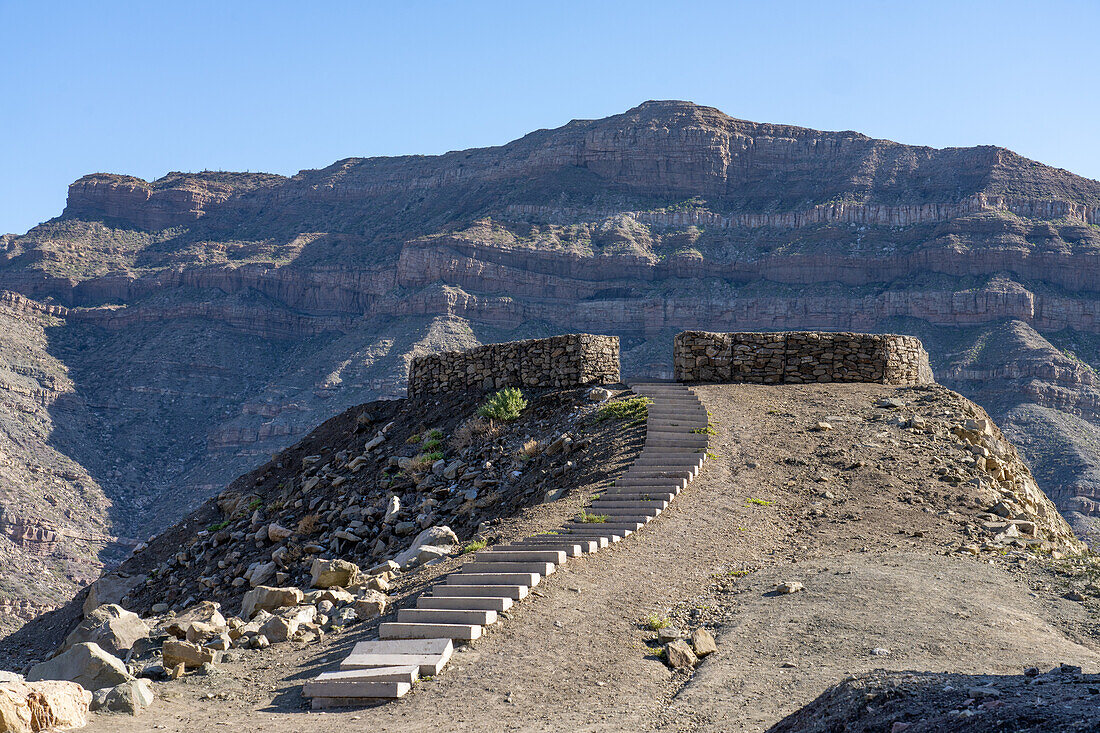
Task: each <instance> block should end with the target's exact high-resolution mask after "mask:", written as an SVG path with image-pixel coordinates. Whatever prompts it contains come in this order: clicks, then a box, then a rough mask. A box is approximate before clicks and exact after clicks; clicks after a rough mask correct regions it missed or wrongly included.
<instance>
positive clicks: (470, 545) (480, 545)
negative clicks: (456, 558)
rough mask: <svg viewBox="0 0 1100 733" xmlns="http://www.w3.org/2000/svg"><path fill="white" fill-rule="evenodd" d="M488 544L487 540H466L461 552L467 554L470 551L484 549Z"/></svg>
mask: <svg viewBox="0 0 1100 733" xmlns="http://www.w3.org/2000/svg"><path fill="white" fill-rule="evenodd" d="M488 544H489V541H488V540H474V541H473V542H467V543H466V544H465V545H463V546H462V554H463V555H469V554H470V553H471V552H477V551H478V550H484V549H485V548H486V547H487V546H488Z"/></svg>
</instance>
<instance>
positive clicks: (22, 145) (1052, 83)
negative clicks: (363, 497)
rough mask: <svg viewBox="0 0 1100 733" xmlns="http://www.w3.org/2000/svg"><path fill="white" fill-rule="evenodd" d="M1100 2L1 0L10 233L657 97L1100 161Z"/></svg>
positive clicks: (5, 223)
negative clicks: (121, 200)
mask: <svg viewBox="0 0 1100 733" xmlns="http://www.w3.org/2000/svg"><path fill="white" fill-rule="evenodd" d="M1098 29H1100V2H1098V1H1097V0H1078V1H1076V2H1074V1H1069V0H1062V1H1060V0H1046V1H1045V2H1042V3H1039V2H1015V1H1013V0H994V1H989V2H977V1H975V2H966V1H965V0H955V1H954V2H919V1H911V2H901V1H900V0H898V1H893V0H878V1H877V2H840V1H837V0H834V1H833V2H778V1H777V2H759V0H756V1H754V2H732V1H731V2H695V3H692V2H667V1H666V2H654V3H648V2H640V1H638V0H635V1H633V2H598V0H590V1H589V2H571V1H568V0H557V1H556V2H524V1H522V0H512V1H511V2H478V1H477V0H467V2H457V1H455V2H446V3H444V2H439V3H429V2H415V1H413V0H402V1H401V2H385V3H382V2H379V3H370V2H347V3H341V2H324V1H323V0H318V1H317V2H309V3H306V2H294V3H291V2H279V1H277V0H264V1H263V2H246V1H244V0H233V1H226V0H219V1H218V2H205V1H201V0H189V1H188V2H161V1H160V0H152V1H150V0H145V1H144V2H121V1H118V2H112V1H111V0H103V1H102V2H80V1H79V0H72V1H71V2H51V1H50V0H19V1H17V0H0V100H2V102H0V232H23V231H26V230H27V229H28V228H29V227H31V226H33V225H34V224H36V223H37V222H39V221H42V220H45V219H48V218H50V217H53V216H56V215H58V214H59V213H61V209H62V208H63V206H64V202H65V189H66V186H67V185H68V184H69V183H70V182H72V181H73V180H75V179H76V178H78V177H79V176H81V175H83V174H85V173H91V172H96V171H108V172H116V173H128V174H132V175H136V176H141V177H142V178H147V179H151V178H156V177H158V176H162V175H164V174H165V173H166V172H168V171H170V170H185V171H186V170H202V169H205V168H212V169H230V170H246V169H247V170H263V171H272V172H277V173H284V174H292V173H295V172H296V171H298V170H300V169H302V168H318V167H322V166H325V165H327V164H328V163H331V162H332V161H334V160H337V159H339V158H345V157H349V156H371V155H393V154H402V153H440V152H445V151H447V150H454V149H461V148H467V147H478V146H484V145H493V144H500V143H504V142H506V141H508V140H511V139H514V138H516V137H519V136H520V135H522V134H524V133H526V132H528V131H530V130H533V129H537V128H544V127H556V126H558V125H561V124H563V123H565V122H567V121H568V120H570V119H573V118H593V117H603V116H606V115H610V114H614V113H616V112H621V111H623V110H626V109H628V108H630V107H632V106H634V105H636V104H638V103H639V102H642V101H644V100H646V99H688V100H691V101H694V102H698V103H700V104H706V105H711V106H714V107H718V108H720V109H722V110H723V111H725V112H727V113H728V114H731V115H733V116H735V117H741V118H745V119H751V120H758V121H766V122H782V123H792V124H798V125H804V126H808V127H816V128H821V129H826V130H845V129H852V130H858V131H860V132H864V133H867V134H869V135H873V136H876V137H885V138H889V139H892V140H897V141H900V142H905V143H913V144H923V145H932V146H936V147H944V146H957V145H975V144H979V143H991V144H997V145H1004V146H1006V147H1009V148H1012V149H1014V150H1016V151H1018V152H1020V153H1022V154H1024V155H1027V156H1029V157H1032V158H1036V159H1038V160H1041V161H1043V162H1045V163H1049V164H1052V165H1056V166H1060V167H1064V168H1068V169H1070V170H1072V171H1074V172H1076V173H1079V174H1082V175H1085V176H1089V177H1092V178H1100V43H1098V41H1097V37H1098V36H1097V31H1098Z"/></svg>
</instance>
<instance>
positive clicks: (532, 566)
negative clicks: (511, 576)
mask: <svg viewBox="0 0 1100 733" xmlns="http://www.w3.org/2000/svg"><path fill="white" fill-rule="evenodd" d="M459 572H460V573H464V574H466V573H479V574H484V573H536V574H538V575H541V576H543V577H546V576H547V575H550V574H551V573H552V572H554V563H552V562H488V561H486V562H483V561H480V560H475V561H474V562H468V563H465V564H463V565H462V567H461V568H460V569H459Z"/></svg>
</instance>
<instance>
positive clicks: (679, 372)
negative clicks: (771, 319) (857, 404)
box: [673, 331, 933, 384]
mask: <svg viewBox="0 0 1100 733" xmlns="http://www.w3.org/2000/svg"><path fill="white" fill-rule="evenodd" d="M673 374H674V378H675V379H676V380H678V381H681V382H755V383H759V384H780V383H794V384H800V383H807V382H878V383H881V384H927V383H930V382H932V381H933V378H932V368H931V367H930V366H929V364H928V352H926V351H925V350H924V346H923V345H922V344H921V342H920V339H918V338H916V337H914V336H898V335H894V334H873V333H825V332H820V331H791V332H783V333H709V332H706V331H685V332H683V333H680V334H678V335H677V336H676V340H675V342H674V345H673Z"/></svg>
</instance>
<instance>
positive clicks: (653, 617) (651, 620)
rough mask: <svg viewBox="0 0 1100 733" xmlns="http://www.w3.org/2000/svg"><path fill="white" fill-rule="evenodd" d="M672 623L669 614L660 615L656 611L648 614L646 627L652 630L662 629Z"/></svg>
mask: <svg viewBox="0 0 1100 733" xmlns="http://www.w3.org/2000/svg"><path fill="white" fill-rule="evenodd" d="M671 625H672V620H671V619H670V618H669V617H668V616H658V615H657V614H655V613H654V614H650V615H649V616H647V617H646V620H645V627H646V628H647V629H649V630H650V631H660V630H661V629H665V628H668V627H669V626H671Z"/></svg>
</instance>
